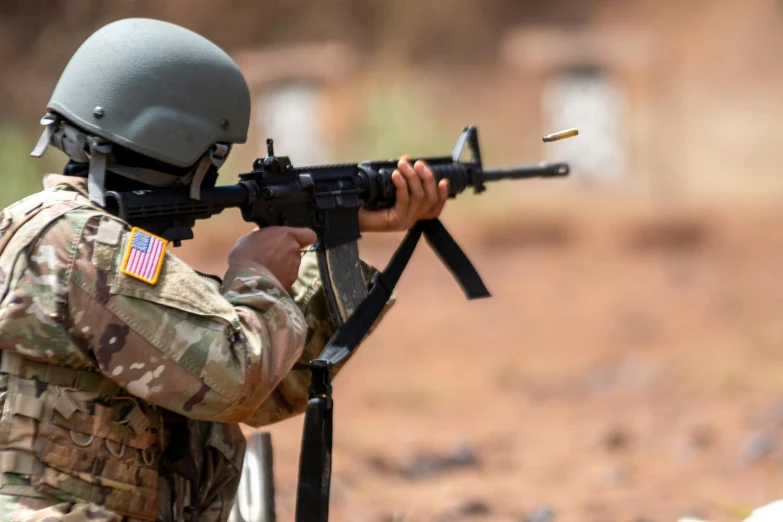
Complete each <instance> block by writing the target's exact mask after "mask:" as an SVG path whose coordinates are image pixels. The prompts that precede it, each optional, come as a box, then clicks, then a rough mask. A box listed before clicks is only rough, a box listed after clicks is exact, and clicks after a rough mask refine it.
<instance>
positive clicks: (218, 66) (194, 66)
mask: <svg viewBox="0 0 783 522" xmlns="http://www.w3.org/2000/svg"><path fill="white" fill-rule="evenodd" d="M47 108H48V109H49V111H50V113H49V114H47V115H46V116H45V117H44V119H43V120H42V123H43V124H44V125H46V126H47V131H45V132H44V135H43V136H42V137H41V140H40V141H39V146H37V147H36V150H35V151H33V154H34V155H41V154H42V153H43V151H44V150H45V149H46V146H48V145H49V144H52V145H55V146H57V147H58V148H60V149H62V150H63V151H64V152H65V153H66V154H67V155H68V156H70V157H71V158H72V159H74V160H76V161H84V160H87V161H89V163H90V176H89V179H90V198H91V199H93V200H94V201H96V202H98V203H100V204H103V194H102V191H103V179H102V178H103V176H105V169H106V168H107V167H108V168H109V170H111V172H114V173H117V174H119V175H121V176H126V177H130V178H133V179H137V180H139V181H142V182H145V183H147V182H152V183H149V184H152V185H157V186H167V185H171V184H173V183H175V182H177V181H176V180H175V179H174V178H175V177H174V176H171V175H169V176H168V177H167V176H166V174H165V173H159V172H154V171H153V172H150V171H148V169H139V168H134V167H126V166H119V165H116V164H112V156H111V146H112V144H114V145H117V146H120V147H123V148H125V149H128V150H130V151H132V152H135V153H138V154H140V155H142V156H145V157H148V158H152V159H153V160H157V161H159V162H163V163H165V164H167V165H171V166H173V167H190V166H193V167H194V169H193V173H192V174H193V176H191V177H190V179H188V180H187V181H188V182H192V181H193V180H194V178H195V180H196V181H200V180H199V179H198V178H199V176H198V170H199V168H198V167H199V166H201V167H202V168H201V170H203V171H206V169H207V168H208V167H209V165H210V164H213V165H216V166H218V167H219V166H220V164H222V161H223V159H224V158H225V156H226V154H227V153H228V151H229V150H230V145H231V144H233V143H244V142H245V141H246V140H247V130H248V124H249V119H250V93H249V90H248V87H247V82H246V81H245V78H244V77H243V76H242V73H241V71H240V70H239V67H237V65H236V63H234V61H233V60H232V59H231V58H230V57H229V56H228V55H227V54H226V53H225V52H223V51H222V50H221V49H220V48H219V47H218V46H216V45H215V44H213V43H212V42H210V41H209V40H207V39H206V38H203V37H202V36H199V35H198V34H196V33H194V32H192V31H189V30H187V29H184V28H182V27H179V26H177V25H174V24H170V23H167V22H161V21H158V20H150V19H141V18H132V19H125V20H119V21H117V22H113V23H111V24H109V25H107V26H105V27H103V28H101V29H99V30H98V31H97V32H95V33H94V34H93V35H92V36H90V37H89V38H88V39H87V40H86V41H85V42H84V43H83V44H82V45H81V47H79V49H78V50H77V51H76V53H75V54H74V55H73V57H72V58H71V60H70V62H69V63H68V65H67V66H66V68H65V70H64V71H63V73H62V76H61V77H60V80H59V81H58V83H57V86H56V87H55V89H54V92H53V94H52V98H51V100H50V101H49V104H48V105H47ZM63 124H65V125H63ZM74 127H75V129H74ZM207 159H208V160H209V161H208V162H207V161H206V160H207ZM143 171H146V172H143ZM203 175H204V174H203V172H202V173H201V177H203ZM179 182H182V180H181V179H180V180H179ZM196 185H197V186H196V190H195V191H192V193H195V195H196V196H197V195H198V183H196ZM93 189H94V190H93ZM93 192H95V194H93ZM98 192H101V194H98Z"/></svg>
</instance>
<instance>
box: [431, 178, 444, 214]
mask: <svg viewBox="0 0 783 522" xmlns="http://www.w3.org/2000/svg"><path fill="white" fill-rule="evenodd" d="M448 199H449V180H447V179H442V180H440V182H439V183H438V202H437V203H436V204H435V206H434V207H432V210H430V212H429V215H428V216H427V219H435V218H436V217H438V216H440V213H441V212H443V207H444V206H445V205H446V201H448Z"/></svg>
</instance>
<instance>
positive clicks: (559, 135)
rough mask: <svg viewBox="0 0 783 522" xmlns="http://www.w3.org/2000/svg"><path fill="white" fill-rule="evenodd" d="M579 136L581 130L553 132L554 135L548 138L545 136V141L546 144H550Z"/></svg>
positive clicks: (548, 135)
mask: <svg viewBox="0 0 783 522" xmlns="http://www.w3.org/2000/svg"><path fill="white" fill-rule="evenodd" d="M578 135H579V129H568V130H563V131H560V132H553V133H552V134H547V135H546V136H544V141H545V142H546V143H549V142H551V141H560V140H564V139H566V138H573V137H574V136H578Z"/></svg>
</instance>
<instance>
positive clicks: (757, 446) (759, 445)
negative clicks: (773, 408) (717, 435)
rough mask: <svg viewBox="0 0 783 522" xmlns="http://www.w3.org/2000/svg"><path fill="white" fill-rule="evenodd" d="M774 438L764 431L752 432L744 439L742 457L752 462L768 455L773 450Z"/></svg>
mask: <svg viewBox="0 0 783 522" xmlns="http://www.w3.org/2000/svg"><path fill="white" fill-rule="evenodd" d="M775 446H776V443H775V439H774V438H772V437H770V436H769V435H766V434H764V433H754V434H753V435H751V436H749V437H748V438H747V440H746V441H745V445H744V446H743V448H742V458H743V459H744V460H745V462H747V463H749V464H752V463H754V462H758V461H760V460H762V459H764V458H766V457H768V456H769V455H770V454H771V453H772V452H773V451H774V450H775Z"/></svg>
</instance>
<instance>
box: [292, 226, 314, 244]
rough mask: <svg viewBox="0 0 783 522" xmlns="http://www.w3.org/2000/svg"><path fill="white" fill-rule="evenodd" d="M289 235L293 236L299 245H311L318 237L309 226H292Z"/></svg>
mask: <svg viewBox="0 0 783 522" xmlns="http://www.w3.org/2000/svg"><path fill="white" fill-rule="evenodd" d="M291 235H293V236H294V239H295V240H296V242H297V243H299V246H300V247H303V246H307V245H312V244H313V243H315V241H316V239H318V236H317V235H316V233H315V232H313V231H312V230H310V229H309V228H292V229H291Z"/></svg>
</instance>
